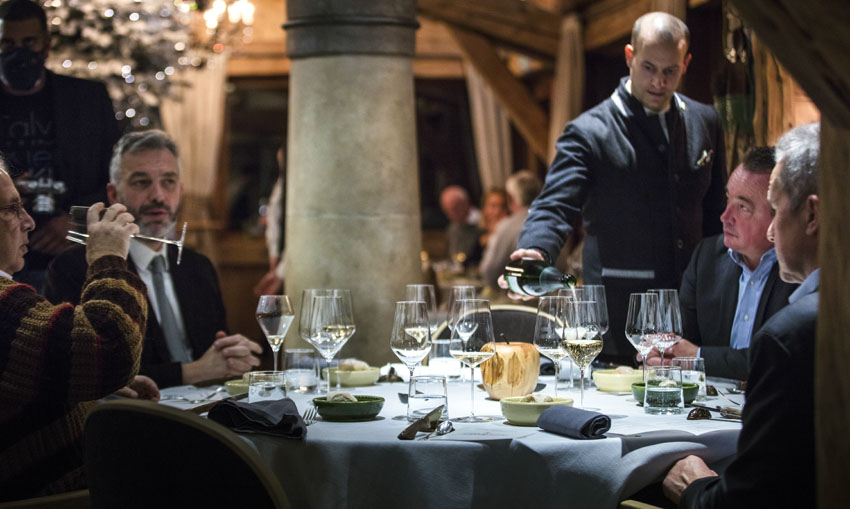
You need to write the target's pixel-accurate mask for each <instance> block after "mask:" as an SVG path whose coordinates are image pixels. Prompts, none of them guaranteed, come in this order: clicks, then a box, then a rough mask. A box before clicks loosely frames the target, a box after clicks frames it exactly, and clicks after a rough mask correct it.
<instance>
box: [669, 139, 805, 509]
mask: <svg viewBox="0 0 850 509" xmlns="http://www.w3.org/2000/svg"><path fill="white" fill-rule="evenodd" d="M819 150H820V126H819V125H818V124H809V125H804V126H799V127H796V128H794V129H792V130H791V131H789V132H787V133H785V134H784V135H783V136H782V138H780V139H779V142H777V144H776V159H777V161H778V163H777V165H776V167H775V168H774V169H773V173H772V174H771V177H770V187H769V190H768V201H769V202H770V205H771V207H772V209H773V212H774V216H773V221H772V222H771V223H770V227H769V228H768V233H767V234H768V237H769V238H770V239H771V240H773V242H774V244H775V246H776V258H777V260H778V261H779V277H781V278H782V280H783V281H786V282H789V283H800V286H799V287H798V288H797V289H796V290H795V291H794V293H792V294H791V296H790V297H789V298H788V301H789V304H788V305H787V306H785V307H784V308H782V309H781V310H780V311H779V312H778V313H776V314H775V315H773V317H771V318H770V320H768V321H767V323H765V324H764V327H762V328H761V329H760V330H759V331H758V332H757V333H756V334H755V335H754V336H753V345H752V352H751V355H750V378H749V380H748V382H747V404H746V405H745V406H744V410H743V428H742V429H741V435H740V437H739V439H738V454H737V456H736V458H735V460H733V461H732V463H730V464H729V466H728V467H727V468H726V470H725V471H724V472H723V473H722V474H721V475H719V476H718V475H717V473H715V472H714V471H713V470H711V469H710V468H708V466H706V464H705V462H703V460H702V459H700V458H699V457H698V456H687V457H686V458H684V459H682V460H679V461H678V462H676V464H675V465H674V466H673V468H672V469H671V470H670V472H668V474H667V476H666V478H665V479H664V482H663V483H662V485H663V488H664V493H665V494H666V495H667V496H668V497H669V498H670V499H671V500H673V501H674V502H677V503H678V504H679V507H684V508H693V509H696V508H718V509H719V508H723V509H735V508H750V507H817V501H816V495H815V479H816V475H815V452H814V451H815V438H814V431H815V430H814V427H815V426H814V400H815V397H814V396H815V394H814V393H815V391H814V381H815V332H816V327H817V323H816V322H817V312H818V287H819V278H820V276H819V274H820V270H819V261H818V232H819V212H818V210H819V200H818V194H817V193H818V174H819V172H820V170H819V163H818V152H819Z"/></svg>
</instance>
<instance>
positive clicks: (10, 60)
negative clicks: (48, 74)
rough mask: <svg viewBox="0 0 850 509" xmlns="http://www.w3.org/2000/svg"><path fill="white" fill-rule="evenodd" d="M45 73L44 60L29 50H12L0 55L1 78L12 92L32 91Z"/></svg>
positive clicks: (38, 54)
mask: <svg viewBox="0 0 850 509" xmlns="http://www.w3.org/2000/svg"><path fill="white" fill-rule="evenodd" d="M43 71H44V58H42V56H41V54H40V53H36V52H35V51H32V50H29V49H27V48H20V47H18V48H12V49H11V50H9V51H5V52H3V53H2V54H0V78H2V79H3V83H5V84H6V86H8V87H9V88H11V89H12V90H17V91H21V92H23V91H27V90H30V89H32V88H33V87H34V86H35V84H36V82H37V81H38V79H39V78H40V77H41V73H42V72H43Z"/></svg>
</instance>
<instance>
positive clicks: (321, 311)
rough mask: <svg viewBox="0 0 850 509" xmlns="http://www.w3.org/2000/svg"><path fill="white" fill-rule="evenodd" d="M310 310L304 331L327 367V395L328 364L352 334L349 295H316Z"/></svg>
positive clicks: (341, 291)
mask: <svg viewBox="0 0 850 509" xmlns="http://www.w3.org/2000/svg"><path fill="white" fill-rule="evenodd" d="M310 306H311V310H310V312H309V317H308V319H309V322H308V323H309V325H308V329H307V330H306V331H305V332H306V335H307V341H308V342H309V343H310V344H311V345H313V347H315V348H316V350H317V351H318V352H319V354H320V355H321V356H322V357H324V358H325V361H326V362H327V364H328V385H327V387H328V389H327V390H328V392H330V390H331V377H330V363H331V361H332V360H333V358H334V356H335V355H336V354H337V353H338V352H339V351H340V350H341V349H342V347H343V346H344V345H345V343H346V342H347V341H348V339H349V338H351V336H352V335H354V331H355V325H354V312H353V311H352V306H351V292H349V291H348V290H330V291H329V292H327V293H322V292H318V293H315V294H313V296H312V299H311V304H310ZM303 317H304V315H303V312H302V318H303Z"/></svg>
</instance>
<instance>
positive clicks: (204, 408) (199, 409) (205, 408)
mask: <svg viewBox="0 0 850 509" xmlns="http://www.w3.org/2000/svg"><path fill="white" fill-rule="evenodd" d="M247 397H248V393H247V392H243V393H242V394H237V395H236V396H231V397H229V398H222V399H217V400H215V401H210V402H209V403H204V404H203V405H198V406H196V407H192V408H187V409H186V411H187V412H192V413H195V414H198V415H201V414H202V413H204V412H209V410H210V408H212V407H214V406H216V404H218V403H221V402H222V401H224V400H226V399H229V400H231V401H236V400H240V399H245V398H247Z"/></svg>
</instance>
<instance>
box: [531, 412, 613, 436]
mask: <svg viewBox="0 0 850 509" xmlns="http://www.w3.org/2000/svg"><path fill="white" fill-rule="evenodd" d="M537 425H538V426H540V427H541V428H543V429H544V430H546V431H551V432H552V433H558V434H560V435H566V436H568V437H570V438H578V439H588V438H605V433H606V432H607V431H608V430H609V429H611V418H610V417H608V416H607V415H605V414H600V413H598V412H589V411H587V410H582V409H581V408H573V407H571V406H564V405H552V406H550V407H549V408H547V409H546V410H544V411H543V413H541V414H540V417H538V418H537Z"/></svg>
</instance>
